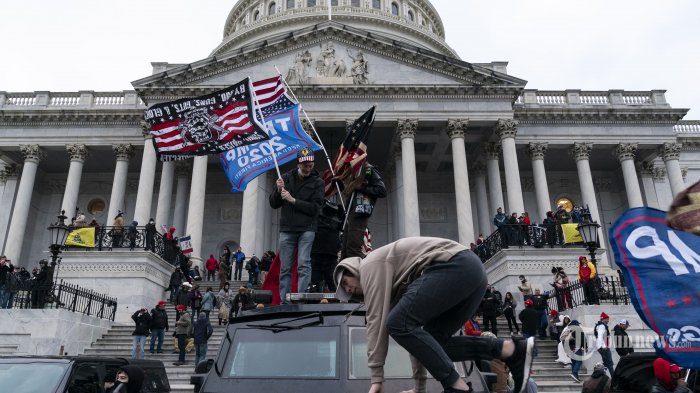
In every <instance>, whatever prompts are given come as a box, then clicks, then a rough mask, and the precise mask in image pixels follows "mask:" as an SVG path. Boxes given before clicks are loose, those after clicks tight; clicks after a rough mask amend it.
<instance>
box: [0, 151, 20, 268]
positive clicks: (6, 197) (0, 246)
mask: <svg viewBox="0 0 700 393" xmlns="http://www.w3.org/2000/svg"><path fill="white" fill-rule="evenodd" d="M19 173H20V169H19V168H18V167H17V165H6V166H5V169H3V170H2V172H0V180H2V181H3V183H5V188H4V190H3V193H2V205H1V206H2V209H0V255H4V252H3V251H4V248H5V244H6V242H5V240H6V239H7V228H8V227H9V226H10V219H11V218H12V212H13V210H14V204H15V197H16V195H17V183H18V181H17V180H18V177H19Z"/></svg>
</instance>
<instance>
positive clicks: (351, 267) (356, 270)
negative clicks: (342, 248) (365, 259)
mask: <svg viewBox="0 0 700 393" xmlns="http://www.w3.org/2000/svg"><path fill="white" fill-rule="evenodd" d="M361 261H362V258H360V257H351V258H345V259H343V260H342V261H340V263H338V266H336V267H335V270H334V271H333V277H334V278H335V285H336V286H337V289H336V291H335V298H336V299H338V300H340V301H341V302H347V301H348V300H350V298H351V296H350V294H349V293H347V292H346V291H345V289H343V288H342V286H341V285H340V280H341V278H342V275H343V271H345V270H347V271H348V272H349V273H350V274H352V275H353V276H355V277H357V278H359V277H360V262H361Z"/></svg>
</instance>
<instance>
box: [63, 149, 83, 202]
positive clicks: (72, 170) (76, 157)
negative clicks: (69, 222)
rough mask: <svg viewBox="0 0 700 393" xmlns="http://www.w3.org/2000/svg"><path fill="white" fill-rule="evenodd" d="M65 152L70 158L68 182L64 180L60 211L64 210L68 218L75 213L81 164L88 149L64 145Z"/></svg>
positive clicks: (81, 173) (81, 172)
mask: <svg viewBox="0 0 700 393" xmlns="http://www.w3.org/2000/svg"><path fill="white" fill-rule="evenodd" d="M66 150H67V151H68V155H69V156H70V167H69V168H68V180H66V190H65V191H64V193H63V203H62V204H61V210H65V212H66V214H67V215H68V216H70V215H71V214H73V213H75V207H76V205H77V203H78V194H79V193H80V179H81V178H82V176H83V164H84V163H85V159H86V158H87V157H88V149H87V146H85V145H83V144H74V145H66Z"/></svg>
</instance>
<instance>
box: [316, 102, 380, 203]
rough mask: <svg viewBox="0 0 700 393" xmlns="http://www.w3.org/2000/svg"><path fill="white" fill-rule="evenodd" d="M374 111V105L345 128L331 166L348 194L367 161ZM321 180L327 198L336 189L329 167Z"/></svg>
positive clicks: (350, 192)
mask: <svg viewBox="0 0 700 393" xmlns="http://www.w3.org/2000/svg"><path fill="white" fill-rule="evenodd" d="M374 111H375V107H374V106H373V107H371V108H370V109H369V110H368V111H367V112H365V113H364V114H363V115H362V116H360V117H359V118H357V120H355V121H354V122H353V124H352V125H351V126H350V128H349V129H348V130H347V134H346V135H345V140H343V143H342V144H341V145H340V148H339V149H338V154H337V155H336V156H335V160H333V164H332V167H333V171H334V172H335V178H336V179H338V180H340V181H342V183H343V185H344V189H345V191H344V193H346V194H347V195H348V196H349V195H350V194H352V191H353V190H354V182H355V180H356V179H360V178H362V177H361V176H360V175H361V174H362V167H363V165H364V163H365V161H367V141H368V140H369V134H370V131H372V127H373V126H374ZM323 181H324V183H325V197H326V198H329V197H330V196H332V195H333V194H334V193H335V192H336V190H337V188H336V187H335V186H334V185H333V174H332V173H331V170H330V169H326V171H325V172H324V173H323Z"/></svg>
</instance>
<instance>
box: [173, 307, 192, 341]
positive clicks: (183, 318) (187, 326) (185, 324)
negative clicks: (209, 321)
mask: <svg viewBox="0 0 700 393" xmlns="http://www.w3.org/2000/svg"><path fill="white" fill-rule="evenodd" d="M191 333H192V317H191V316H190V313H189V312H188V311H187V310H185V311H183V312H182V314H180V319H178V320H177V323H176V324H175V334H176V335H178V336H179V335H181V334H184V335H187V336H189V335H190V334H191Z"/></svg>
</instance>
